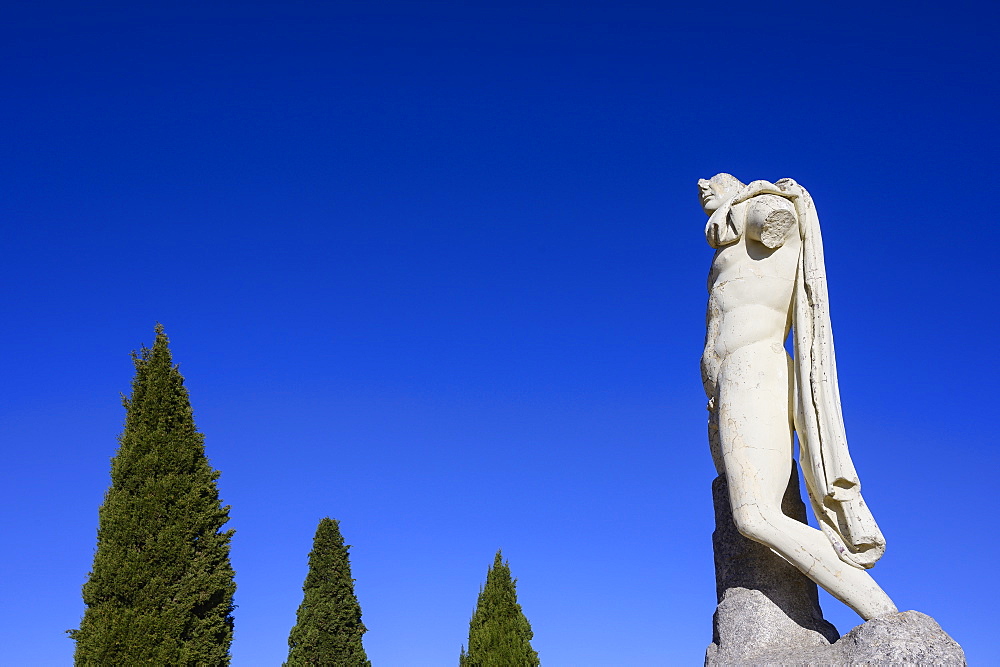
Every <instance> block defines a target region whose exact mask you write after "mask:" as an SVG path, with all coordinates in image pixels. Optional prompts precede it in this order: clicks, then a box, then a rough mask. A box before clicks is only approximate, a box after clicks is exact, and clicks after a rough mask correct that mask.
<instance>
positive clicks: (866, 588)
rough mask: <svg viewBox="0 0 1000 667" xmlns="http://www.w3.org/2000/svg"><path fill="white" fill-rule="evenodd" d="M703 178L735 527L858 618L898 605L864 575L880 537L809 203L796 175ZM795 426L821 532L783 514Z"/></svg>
mask: <svg viewBox="0 0 1000 667" xmlns="http://www.w3.org/2000/svg"><path fill="white" fill-rule="evenodd" d="M698 188H699V190H700V196H701V204H702V208H704V210H705V213H707V214H708V215H709V220H708V224H707V226H706V227H705V236H706V238H707V239H708V243H709V245H711V246H712V247H713V248H715V249H716V252H715V257H714V259H713V260H712V269H711V273H710V274H709V280H708V289H709V300H708V315H707V334H706V339H705V352H704V355H703V356H702V379H703V381H704V385H705V392H706V394H707V395H708V399H709V400H708V408H709V412H710V419H709V435H710V443H711V450H712V458H713V460H714V462H715V466H716V468H717V470H718V472H719V474H720V477H721V476H724V477H725V480H726V482H727V484H728V495H729V503H730V508H731V510H732V519H733V522H734V523H735V526H736V529H737V530H738V531H739V533H741V534H742V535H743V536H745V537H747V538H750V539H751V540H753V541H755V542H758V543H760V544H762V545H764V546H766V547H768V548H769V549H770V550H771V551H773V552H774V553H776V554H778V555H779V556H781V558H783V559H784V560H785V561H787V562H789V563H791V564H792V565H794V566H795V567H796V568H797V569H798V570H799V571H800V572H802V573H803V574H804V575H806V576H807V577H808V578H809V579H811V580H812V581H814V582H816V583H817V584H819V585H820V586H822V587H823V588H824V589H826V590H827V591H828V592H829V593H830V594H831V595H833V596H834V597H836V598H837V599H839V600H841V601H842V602H844V603H845V604H847V605H848V606H849V607H850V608H851V609H853V610H854V611H856V612H857V613H858V614H859V615H860V616H861V617H862V618H863V619H865V620H869V619H873V618H876V617H882V616H885V615H887V614H891V613H893V612H896V611H897V610H896V606H895V605H894V604H893V602H892V600H890V599H889V596H888V595H886V593H885V592H884V591H883V590H882V589H881V588H880V587H879V586H878V584H876V583H875V581H874V580H873V579H872V577H871V576H870V575H869V574H868V572H867V569H868V568H870V567H872V566H873V565H874V564H875V562H876V561H877V560H878V559H879V558H880V557H881V556H882V554H883V553H884V551H885V539H884V538H883V537H882V533H881V531H880V530H879V528H878V525H877V524H876V523H875V520H874V518H873V517H872V514H871V512H870V511H869V509H868V507H867V506H866V505H865V501H864V499H863V498H862V496H861V484H860V482H859V480H858V475H857V472H856V471H855V469H854V465H853V463H852V462H851V458H850V455H849V453H848V450H847V439H846V435H845V431H844V421H843V416H842V414H841V408H840V394H839V389H838V386H837V370H836V363H835V359H834V351H833V337H832V334H831V330H830V313H829V304H828V298H827V289H826V270H825V266H824V261H823V243H822V238H821V236H820V229H819V220H818V217H817V215H816V208H815V206H814V205H813V200H812V198H811V197H810V196H809V193H808V192H807V191H806V190H805V188H803V187H802V186H800V185H799V184H798V183H796V182H795V181H793V180H791V179H782V180H779V181H777V182H775V183H769V182H767V181H754V182H752V183H750V184H749V185H744V184H743V183H741V182H740V181H739V180H738V179H736V178H735V177H733V176H730V175H729V174H718V175H716V176H713V177H712V178H711V179H708V180H704V179H703V180H700V181H699V182H698ZM790 331H793V332H794V333H793V336H794V338H793V340H794V354H793V355H792V356H791V357H789V355H788V354H787V352H786V351H785V341H786V339H787V338H788V335H789V332H790ZM796 433H797V434H798V438H799V450H800V462H799V464H800V466H801V468H802V473H803V477H804V479H805V482H806V490H807V492H808V497H809V502H810V504H811V506H812V509H813V513H814V514H815V516H816V519H817V523H818V525H819V526H820V529H816V528H812V527H810V526H808V525H807V524H805V523H803V522H801V521H798V520H796V519H794V518H792V517H790V516H788V515H786V514H785V513H784V512H783V511H782V498H783V496H784V494H785V491H786V489H787V488H788V486H789V476H790V473H791V472H792V471H793V460H792V458H793V449H794V434H796Z"/></svg>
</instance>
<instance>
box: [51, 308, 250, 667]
mask: <svg viewBox="0 0 1000 667" xmlns="http://www.w3.org/2000/svg"><path fill="white" fill-rule="evenodd" d="M132 360H133V362H134V363H135V370H136V373H135V378H134V379H133V381H132V396H131V397H130V398H124V397H123V403H124V405H125V411H126V412H125V428H124V432H123V433H122V435H121V436H120V437H119V448H118V453H117V454H116V455H115V456H114V458H112V459H111V486H110V488H108V491H107V493H106V494H105V496H104V504H103V505H101V509H100V513H99V516H100V522H99V526H98V529H97V550H96V551H95V553H94V565H93V570H92V571H91V573H90V575H89V578H88V581H87V583H85V584H84V585H83V601H84V603H85V604H86V605H87V609H86V611H85V612H84V615H83V619H82V620H81V622H80V628H79V629H78V630H71V631H70V636H71V637H72V638H73V639H75V640H76V655H75V662H76V664H77V665H139V664H153V665H199V666H201V665H211V666H215V665H228V664H229V645H230V642H231V641H232V635H233V617H232V611H233V593H234V592H235V590H236V584H235V582H234V581H233V568H232V566H231V565H230V563H229V542H230V539H231V537H232V535H233V532H234V531H232V530H226V531H223V530H222V526H223V525H224V524H225V523H226V522H227V521H228V520H229V507H228V506H226V507H223V506H222V505H221V503H220V501H219V493H218V489H217V488H216V484H215V481H216V479H218V477H219V473H218V471H216V470H214V469H213V468H212V466H211V465H210V464H209V462H208V459H207V458H206V457H205V447H204V437H203V436H202V434H201V433H199V432H198V431H197V430H196V428H195V424H194V417H193V414H192V412H191V404H190V401H189V399H188V393H187V390H186V389H185V388H184V378H183V377H181V374H180V372H179V371H178V369H177V366H175V365H174V364H173V362H172V360H171V357H170V349H169V348H168V341H167V337H166V335H165V334H164V333H163V327H162V326H160V325H157V326H156V341H155V342H154V343H153V349H151V350H150V349H147V348H143V349H142V350H141V351H140V352H139V353H135V352H133V353H132Z"/></svg>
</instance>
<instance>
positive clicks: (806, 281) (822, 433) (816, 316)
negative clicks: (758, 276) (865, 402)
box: [705, 178, 885, 568]
mask: <svg viewBox="0 0 1000 667" xmlns="http://www.w3.org/2000/svg"><path fill="white" fill-rule="evenodd" d="M763 194H770V195H777V196H779V197H783V198H785V199H788V200H789V201H791V202H792V204H793V205H794V207H795V214H796V218H797V219H798V228H799V236H800V238H801V239H802V244H801V249H800V251H799V260H798V270H797V273H796V277H795V292H794V303H793V304H792V327H793V330H794V332H793V335H794V343H795V354H794V369H795V370H794V387H795V389H794V391H795V397H794V406H795V408H794V417H793V418H794V423H795V431H796V433H798V437H799V451H800V454H801V457H800V458H801V461H800V465H801V467H802V473H803V477H804V478H805V481H806V489H807V491H808V493H809V500H810V504H811V505H812V508H813V512H814V514H815V515H816V520H817V522H818V523H819V526H820V528H821V529H822V531H823V532H824V533H825V534H826V536H827V538H829V540H830V543H831V544H833V547H834V549H835V550H836V551H837V554H838V555H839V556H840V558H841V559H842V560H843V561H845V562H846V563H848V564H850V565H853V566H855V567H858V568H870V567H872V566H873V565H874V564H875V562H876V561H877V560H878V559H879V558H881V557H882V554H884V553H885V538H884V537H883V536H882V532H881V531H880V530H879V528H878V525H877V524H876V523H875V518H874V517H873V516H872V513H871V511H870V510H869V509H868V506H867V505H866V504H865V501H864V499H863V498H862V497H861V482H860V481H859V480H858V473H857V472H856V471H855V469H854V464H853V463H852V461H851V457H850V454H849V452H848V449H847V434H846V431H845V429H844V417H843V413H842V411H841V407H840V389H839V387H838V385H837V365H836V359H835V357H834V351H833V332H832V330H831V327H830V304H829V296H828V294H827V287H826V265H825V263H824V260H823V239H822V236H821V235H820V230H819V217H818V216H817V214H816V207H815V205H814V204H813V200H812V197H810V196H809V193H808V192H807V191H806V189H805V188H803V187H802V186H801V185H799V184H798V183H796V182H795V181H793V180H792V179H790V178H785V179H781V180H779V181H777V182H775V183H769V182H767V181H754V182H753V183H750V184H749V185H747V186H746V187H745V188H743V189H742V190H741V191H740V192H739V193H738V194H737V195H736V196H735V197H733V198H732V199H731V200H730V201H728V202H726V203H725V204H724V205H722V206H720V207H719V208H718V209H717V210H716V211H715V212H714V213H713V214H712V216H711V217H710V218H709V221H708V225H707V226H706V227H705V236H706V238H707V239H708V242H709V244H710V245H711V246H712V247H713V248H720V247H722V246H725V245H729V244H731V243H733V242H735V241H737V240H739V238H740V236H742V235H743V232H744V229H743V228H744V221H743V220H741V219H740V217H741V216H740V215H739V214H737V213H736V212H735V211H734V210H733V207H734V206H736V205H737V204H740V203H743V202H745V201H747V200H749V199H751V198H752V197H756V196H757V195H763ZM742 208H744V207H741V209H742Z"/></svg>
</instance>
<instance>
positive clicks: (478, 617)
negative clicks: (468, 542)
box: [458, 551, 539, 667]
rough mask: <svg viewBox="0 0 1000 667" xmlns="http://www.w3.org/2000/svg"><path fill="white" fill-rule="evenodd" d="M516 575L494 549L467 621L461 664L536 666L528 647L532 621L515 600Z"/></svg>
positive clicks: (471, 666) (475, 666)
mask: <svg viewBox="0 0 1000 667" xmlns="http://www.w3.org/2000/svg"><path fill="white" fill-rule="evenodd" d="M516 584H517V580H516V579H511V576H510V564H509V563H507V562H506V561H504V560H503V557H502V556H501V554H500V552H499V551H497V555H496V558H494V559H493V567H491V568H490V569H489V571H488V572H487V573H486V585H485V586H483V587H482V588H481V589H480V590H479V601H478V602H477V603H476V611H475V612H474V613H473V614H472V620H471V621H470V622H469V650H468V652H466V650H465V648H464V647H463V648H462V654H461V656H460V657H459V661H458V664H459V666H460V667H538V666H539V661H538V653H537V652H536V651H535V650H534V649H532V648H531V638H532V637H533V636H534V633H532V632H531V624H530V623H528V619H527V618H526V617H525V616H524V613H523V612H522V611H521V605H519V604H518V603H517V591H516V589H515V587H516Z"/></svg>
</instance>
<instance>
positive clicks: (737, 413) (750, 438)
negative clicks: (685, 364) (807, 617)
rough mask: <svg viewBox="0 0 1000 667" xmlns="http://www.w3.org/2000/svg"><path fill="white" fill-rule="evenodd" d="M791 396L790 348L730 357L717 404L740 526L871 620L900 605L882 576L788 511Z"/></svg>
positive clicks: (758, 348)
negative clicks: (784, 505)
mask: <svg viewBox="0 0 1000 667" xmlns="http://www.w3.org/2000/svg"><path fill="white" fill-rule="evenodd" d="M789 403H790V401H789V375H788V365H787V358H786V355H785V352H784V350H780V352H779V351H775V350H773V349H771V347H770V346H765V345H762V344H759V345H752V346H747V347H744V348H741V349H739V350H737V351H735V352H733V353H731V354H730V355H729V356H728V357H727V358H726V360H724V361H723V364H722V369H721V372H720V377H719V405H717V406H716V409H717V410H719V439H720V444H721V446H722V456H723V463H724V465H725V469H726V477H727V479H728V481H729V500H730V503H731V505H732V510H733V520H734V521H735V523H736V527H737V529H738V530H739V531H740V533H741V534H743V535H744V536H745V537H747V538H749V539H751V540H754V541H756V542H760V543H761V544H764V545H765V546H767V547H769V548H770V549H771V550H773V551H774V552H775V553H777V554H778V555H780V556H781V557H783V558H784V559H785V560H787V561H788V562H789V563H791V564H792V565H794V566H795V567H796V568H798V569H799V571H801V572H802V573H803V574H805V575H806V576H807V577H809V578H810V579H812V580H813V581H815V582H816V583H817V584H819V585H820V586H822V587H823V588H824V589H826V590H827V591H828V592H829V593H830V594H831V595H833V596H834V597H836V598H837V599H838V600H840V601H842V602H844V603H845V604H846V605H847V606H849V607H850V608H851V609H853V610H854V611H856V612H857V613H858V614H859V615H860V616H861V617H862V618H864V619H865V620H868V619H870V618H874V617H876V616H881V615H884V614H887V613H891V612H894V611H896V607H895V605H894V604H893V603H892V600H890V599H889V597H888V596H887V595H886V594H885V592H884V591H882V589H881V588H879V586H878V584H876V583H875V580H874V579H872V578H871V576H870V575H869V574H868V573H867V572H866V571H864V570H861V569H858V568H855V567H853V566H851V565H848V564H847V563H845V562H844V561H842V560H841V559H840V557H839V556H838V555H837V552H836V551H835V550H834V548H833V545H832V544H830V541H829V540H828V539H827V537H826V536H825V535H824V534H823V533H822V532H821V531H819V530H817V529H816V528H811V527H810V526H808V525H806V524H803V523H800V522H798V521H796V520H795V519H792V518H791V517H788V516H785V514H784V513H782V511H781V498H782V495H783V494H784V491H785V488H786V486H787V485H788V475H789V474H790V472H791V464H792V447H793V428H792V424H791V418H790V407H789Z"/></svg>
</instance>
